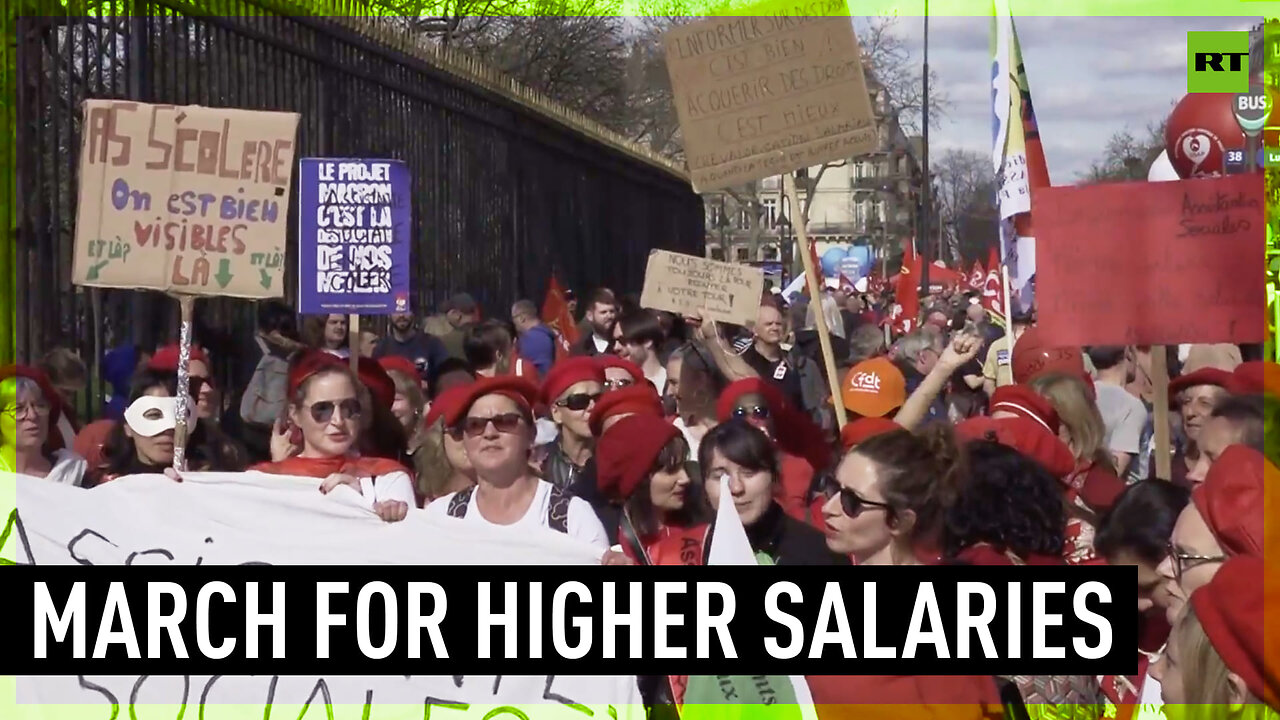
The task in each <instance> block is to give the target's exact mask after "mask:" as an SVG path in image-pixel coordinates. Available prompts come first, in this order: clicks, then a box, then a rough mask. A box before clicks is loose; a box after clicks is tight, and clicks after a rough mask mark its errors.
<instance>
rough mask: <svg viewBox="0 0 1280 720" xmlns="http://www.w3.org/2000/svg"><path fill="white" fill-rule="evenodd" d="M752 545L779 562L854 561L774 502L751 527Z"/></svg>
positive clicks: (707, 546)
mask: <svg viewBox="0 0 1280 720" xmlns="http://www.w3.org/2000/svg"><path fill="white" fill-rule="evenodd" d="M713 535H715V526H714V525H713V526H712V527H711V532H708V533H707V540H706V543H705V544H704V546H703V562H705V561H706V558H707V557H708V553H709V552H710V549H711V542H712V536H713ZM747 540H748V541H749V542H750V543H751V549H752V550H755V551H756V552H758V553H759V552H763V553H765V554H766V555H768V556H769V557H771V558H773V562H774V564H775V565H850V564H852V563H851V562H850V560H849V558H848V557H847V556H845V555H837V554H836V553H833V552H831V551H830V550H829V549H827V540H826V538H824V537H823V536H822V533H820V532H818V531H817V530H815V529H814V528H812V527H810V526H809V525H806V524H804V523H802V522H800V521H799V520H796V519H794V518H792V517H791V516H789V515H787V513H786V512H784V511H783V509H782V506H781V505H779V504H778V503H776V502H775V503H773V504H772V505H770V506H769V509H768V510H766V511H765V514H764V517H762V518H760V519H759V520H757V521H756V522H755V523H754V524H752V525H751V527H749V528H747Z"/></svg>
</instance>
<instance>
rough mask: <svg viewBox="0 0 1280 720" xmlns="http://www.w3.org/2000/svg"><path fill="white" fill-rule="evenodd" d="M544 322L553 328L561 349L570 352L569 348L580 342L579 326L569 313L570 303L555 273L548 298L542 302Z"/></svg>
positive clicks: (549, 285)
mask: <svg viewBox="0 0 1280 720" xmlns="http://www.w3.org/2000/svg"><path fill="white" fill-rule="evenodd" d="M542 322H543V323H545V324H546V326H547V327H549V328H551V329H552V330H553V331H554V332H555V334H556V337H557V339H558V340H559V341H560V345H561V346H562V347H561V349H562V350H564V351H565V352H568V351H569V346H571V345H572V344H573V343H576V342H578V326H577V324H576V323H574V322H573V314H572V313H570V312H569V303H568V301H566V300H565V299H564V288H562V287H560V281H559V280H557V279H556V276H555V273H552V274H551V282H550V283H548V284H547V296H546V298H544V299H543V301H542Z"/></svg>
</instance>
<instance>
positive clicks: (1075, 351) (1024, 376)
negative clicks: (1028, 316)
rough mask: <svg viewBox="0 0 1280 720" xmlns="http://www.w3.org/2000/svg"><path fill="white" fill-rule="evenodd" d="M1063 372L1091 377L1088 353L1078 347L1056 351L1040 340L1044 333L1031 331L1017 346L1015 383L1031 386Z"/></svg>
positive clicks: (1056, 349) (1027, 331)
mask: <svg viewBox="0 0 1280 720" xmlns="http://www.w3.org/2000/svg"><path fill="white" fill-rule="evenodd" d="M1047 372H1060V373H1063V374H1066V375H1075V376H1077V377H1088V376H1089V373H1087V372H1085V369H1084V353H1082V352H1080V348H1078V347H1056V346H1053V345H1050V344H1049V343H1048V342H1046V341H1045V340H1044V339H1043V338H1041V337H1040V329H1039V328H1037V327H1029V328H1027V330H1026V332H1024V333H1022V336H1021V337H1019V338H1018V341H1017V342H1016V343H1014V344H1013V381H1014V382H1015V383H1018V384H1020V385H1021V384H1025V383H1029V382H1031V381H1032V380H1033V379H1034V378H1035V377H1036V376H1037V375H1042V374H1044V373H1047Z"/></svg>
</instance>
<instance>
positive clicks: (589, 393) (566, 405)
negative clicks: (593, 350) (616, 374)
mask: <svg viewBox="0 0 1280 720" xmlns="http://www.w3.org/2000/svg"><path fill="white" fill-rule="evenodd" d="M604 382H605V376H604V370H603V369H602V368H601V366H600V364H599V363H598V362H597V361H596V359H595V358H591V357H572V358H568V359H566V360H561V361H560V362H558V363H556V364H555V365H554V366H553V367H552V368H551V372H549V373H547V377H546V379H545V380H543V382H542V394H541V398H542V402H543V403H544V404H545V405H546V406H547V407H549V408H550V409H551V420H552V421H553V422H554V423H555V424H556V428H557V429H558V430H559V431H560V434H559V438H558V439H557V440H556V442H555V443H554V444H553V445H552V447H551V449H550V452H549V453H548V455H547V459H546V460H544V461H543V463H542V476H543V477H544V478H546V479H547V480H548V481H549V482H550V483H551V484H552V485H555V486H556V487H558V488H560V489H561V490H571V489H572V488H574V487H575V486H576V485H579V484H580V483H581V481H582V479H583V476H584V474H585V471H586V469H587V464H588V462H589V461H590V460H591V457H592V454H593V453H594V452H595V440H594V438H593V437H592V435H591V410H592V409H593V408H594V407H595V404H596V401H597V400H599V399H600V396H601V394H603V393H604ZM592 482H593V483H594V482H595V481H594V479H592ZM575 494H578V493H575Z"/></svg>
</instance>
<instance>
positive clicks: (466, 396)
mask: <svg viewBox="0 0 1280 720" xmlns="http://www.w3.org/2000/svg"><path fill="white" fill-rule="evenodd" d="M446 395H447V396H448V397H447V398H446ZM486 395H501V396H503V397H507V398H510V399H511V400H513V401H515V403H516V404H517V405H519V406H520V407H521V408H522V409H523V410H524V411H525V412H528V413H532V412H533V410H532V408H533V405H534V403H536V402H537V400H538V389H537V388H535V387H534V386H533V384H532V383H530V382H529V381H528V380H525V379H524V378H521V377H516V376H514V375H500V376H498V377H482V378H479V379H478V380H476V381H475V382H473V383H470V384H468V385H459V386H457V387H455V388H450V389H449V390H446V391H445V392H444V393H441V395H440V397H438V398H436V401H435V402H434V403H432V404H431V411H432V412H433V413H434V412H435V411H436V404H438V403H439V402H440V401H441V400H442V399H443V400H445V407H444V408H442V409H441V410H440V415H439V417H441V418H443V419H444V425H445V427H453V426H454V425H457V424H458V422H459V421H461V420H462V419H463V418H464V417H466V415H467V411H468V410H470V409H471V406H472V405H474V404H475V403H476V401H477V400H479V399H480V398H482V397H484V396H486Z"/></svg>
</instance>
